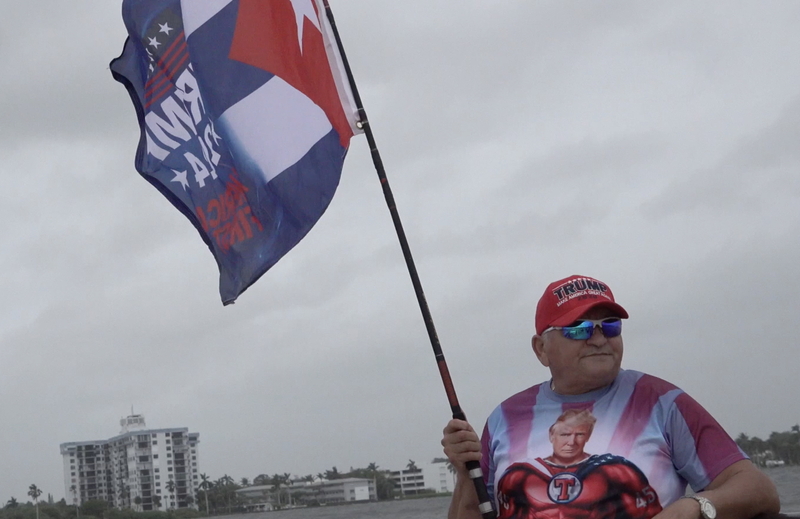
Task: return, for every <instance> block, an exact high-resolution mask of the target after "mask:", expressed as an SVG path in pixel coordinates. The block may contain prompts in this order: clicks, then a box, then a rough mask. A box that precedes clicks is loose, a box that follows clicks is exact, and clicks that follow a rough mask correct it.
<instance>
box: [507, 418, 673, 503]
mask: <svg viewBox="0 0 800 519" xmlns="http://www.w3.org/2000/svg"><path fill="white" fill-rule="evenodd" d="M596 421H597V419H596V418H595V417H594V416H592V413H591V412H590V411H589V410H587V409H584V410H577V409H570V410H567V411H565V412H564V413H563V414H562V415H561V416H559V417H558V419H557V420H556V422H555V423H554V424H553V425H552V426H551V427H550V433H549V437H550V443H552V444H553V454H552V455H551V456H548V457H547V458H544V459H542V458H537V459H536V460H535V461H534V462H533V463H514V464H513V465H511V466H510V467H509V468H508V470H507V471H506V472H505V473H504V474H503V477H502V478H500V482H499V484H498V486H497V489H498V501H499V503H500V510H499V512H500V518H501V519H533V518H548V519H549V518H553V519H556V518H564V517H566V518H572V519H600V518H626V519H644V518H650V517H653V516H654V515H656V514H657V513H658V512H660V511H661V504H660V503H659V500H658V495H657V494H656V492H655V490H653V489H652V488H651V487H650V484H649V483H648V481H647V478H646V477H645V475H644V474H643V473H642V471H641V470H639V468H638V467H636V465H634V464H633V463H631V462H630V461H628V460H626V459H625V458H623V457H622V456H614V455H612V454H602V455H589V454H586V453H585V452H584V450H583V448H584V445H586V442H587V441H589V437H590V436H591V435H592V430H593V429H594V424H595V422H596Z"/></svg>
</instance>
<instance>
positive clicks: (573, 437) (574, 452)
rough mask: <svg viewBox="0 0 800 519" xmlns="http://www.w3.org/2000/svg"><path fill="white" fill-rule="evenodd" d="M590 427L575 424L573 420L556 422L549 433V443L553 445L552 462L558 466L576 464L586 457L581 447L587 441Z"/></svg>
mask: <svg viewBox="0 0 800 519" xmlns="http://www.w3.org/2000/svg"><path fill="white" fill-rule="evenodd" d="M590 429H591V427H590V426H589V425H588V424H580V425H578V424H576V423H575V420H566V421H564V422H558V423H557V424H555V425H554V426H553V430H552V431H550V443H552V444H553V460H554V461H555V462H556V463H558V464H560V465H570V464H572V463H577V462H579V461H581V460H582V459H583V458H585V457H586V454H585V453H584V452H583V447H584V445H586V442H587V441H589V436H590V435H591V430H590Z"/></svg>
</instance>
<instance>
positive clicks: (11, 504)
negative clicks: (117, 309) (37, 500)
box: [6, 497, 19, 508]
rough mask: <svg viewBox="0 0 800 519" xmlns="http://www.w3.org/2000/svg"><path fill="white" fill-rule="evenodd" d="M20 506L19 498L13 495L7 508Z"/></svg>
mask: <svg viewBox="0 0 800 519" xmlns="http://www.w3.org/2000/svg"><path fill="white" fill-rule="evenodd" d="M18 506H19V503H18V502H17V498H16V497H12V498H11V499H9V500H8V502H7V503H6V508H16V507H18Z"/></svg>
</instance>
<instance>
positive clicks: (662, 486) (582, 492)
mask: <svg viewBox="0 0 800 519" xmlns="http://www.w3.org/2000/svg"><path fill="white" fill-rule="evenodd" d="M583 410H585V412H583V413H580V416H579V417H578V418H574V416H575V414H576V413H577V412H578V411H583ZM587 415H589V418H588V420H591V421H592V422H593V425H586V426H583V429H581V428H580V427H578V428H577V429H580V430H582V431H583V432H584V434H583V437H582V438H581V437H580V436H581V435H580V434H578V435H577V437H578V439H576V435H575V434H573V433H574V431H573V429H575V427H573V428H572V429H569V428H568V427H566V428H565V427H563V426H564V424H568V425H569V424H572V425H574V420H583V421H584V422H586V421H587ZM565 416H567V417H569V418H567V419H566V422H562V420H564V417H565ZM594 420H596V422H594ZM557 422H558V423H559V425H556V424H557ZM570 434H572V435H571V436H570ZM559 436H561V437H562V438H561V439H559ZM481 442H482V445H483V457H482V459H481V465H482V469H483V473H484V478H485V479H486V482H487V486H488V488H489V493H490V494H491V495H492V497H493V499H494V502H495V506H496V507H497V510H498V513H499V516H500V517H501V518H523V517H554V518H555V517H569V518H576V519H577V518H580V519H594V518H598V519H599V518H604V517H629V518H640V517H641V518H645V517H652V516H653V515H655V514H656V513H658V512H659V511H660V510H661V509H662V507H666V506H667V505H669V504H670V503H672V502H673V501H675V500H676V499H678V498H680V497H681V496H683V495H684V494H685V491H686V485H687V483H688V484H689V485H691V487H692V489H693V490H695V491H700V490H702V489H703V488H705V487H706V486H707V485H708V484H709V483H710V482H711V481H712V480H713V479H714V478H715V477H717V476H718V475H719V473H720V472H722V471H723V470H724V469H725V468H727V467H728V466H730V465H731V464H732V463H735V462H737V461H739V460H742V459H746V458H747V457H746V455H745V454H744V453H743V452H742V451H741V449H739V447H738V446H737V445H736V443H735V442H734V441H733V439H731V437H730V436H729V435H728V434H727V433H726V432H725V431H724V430H723V429H722V427H721V426H720V425H719V424H718V423H717V422H716V420H714V418H713V417H711V415H710V414H708V412H707V411H706V410H705V409H703V408H702V407H701V406H700V404H698V403H697V402H696V401H695V400H693V399H692V398H691V397H690V396H689V395H687V394H686V393H684V392H683V391H682V390H681V389H679V388H677V387H675V386H674V385H672V384H670V383H669V382H666V381H664V380H661V379H659V378H656V377H653V376H650V375H646V374H644V373H640V372H637V371H630V370H622V371H620V374H619V376H618V377H617V379H616V380H615V381H614V383H613V384H612V385H610V386H608V387H606V388H603V389H600V390H597V391H593V392H591V393H586V394H583V395H559V394H557V393H555V392H554V391H552V390H551V389H550V385H549V383H548V382H545V383H542V384H539V385H536V386H533V387H531V388H529V389H526V390H525V391H522V392H520V393H517V394H516V395H514V396H512V397H511V398H509V399H507V400H505V401H504V402H503V403H501V404H500V405H499V406H498V407H497V408H496V409H495V410H494V411H493V412H492V414H491V415H490V416H489V419H488V420H487V422H486V426H485V428H484V431H483V435H482V438H481ZM565 453H566V454H565ZM564 456H568V457H569V458H571V462H570V463H568V464H564V463H559V460H563V459H564Z"/></svg>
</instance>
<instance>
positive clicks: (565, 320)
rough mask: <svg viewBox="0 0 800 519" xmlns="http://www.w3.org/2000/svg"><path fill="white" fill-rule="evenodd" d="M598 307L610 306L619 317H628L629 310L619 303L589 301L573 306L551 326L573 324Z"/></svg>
mask: <svg viewBox="0 0 800 519" xmlns="http://www.w3.org/2000/svg"><path fill="white" fill-rule="evenodd" d="M597 307H605V308H609V309H610V310H612V311H613V312H614V313H615V314H617V317H619V318H620V319H627V318H628V312H626V311H625V309H624V308H622V307H621V306H620V305H618V304H617V303H611V302H608V301H594V302H591V303H587V304H585V305H583V306H579V307H578V308H573V309H572V310H570V311H569V312H567V313H565V314H564V315H562V316H561V317H559V318H558V319H556V320H555V321H554V322H552V323H551V324H550V326H567V325H568V324H572V323H574V322H575V321H577V320H578V319H579V318H580V317H581V316H582V315H583V314H585V313H586V312H588V311H589V310H591V309H592V308H597Z"/></svg>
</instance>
